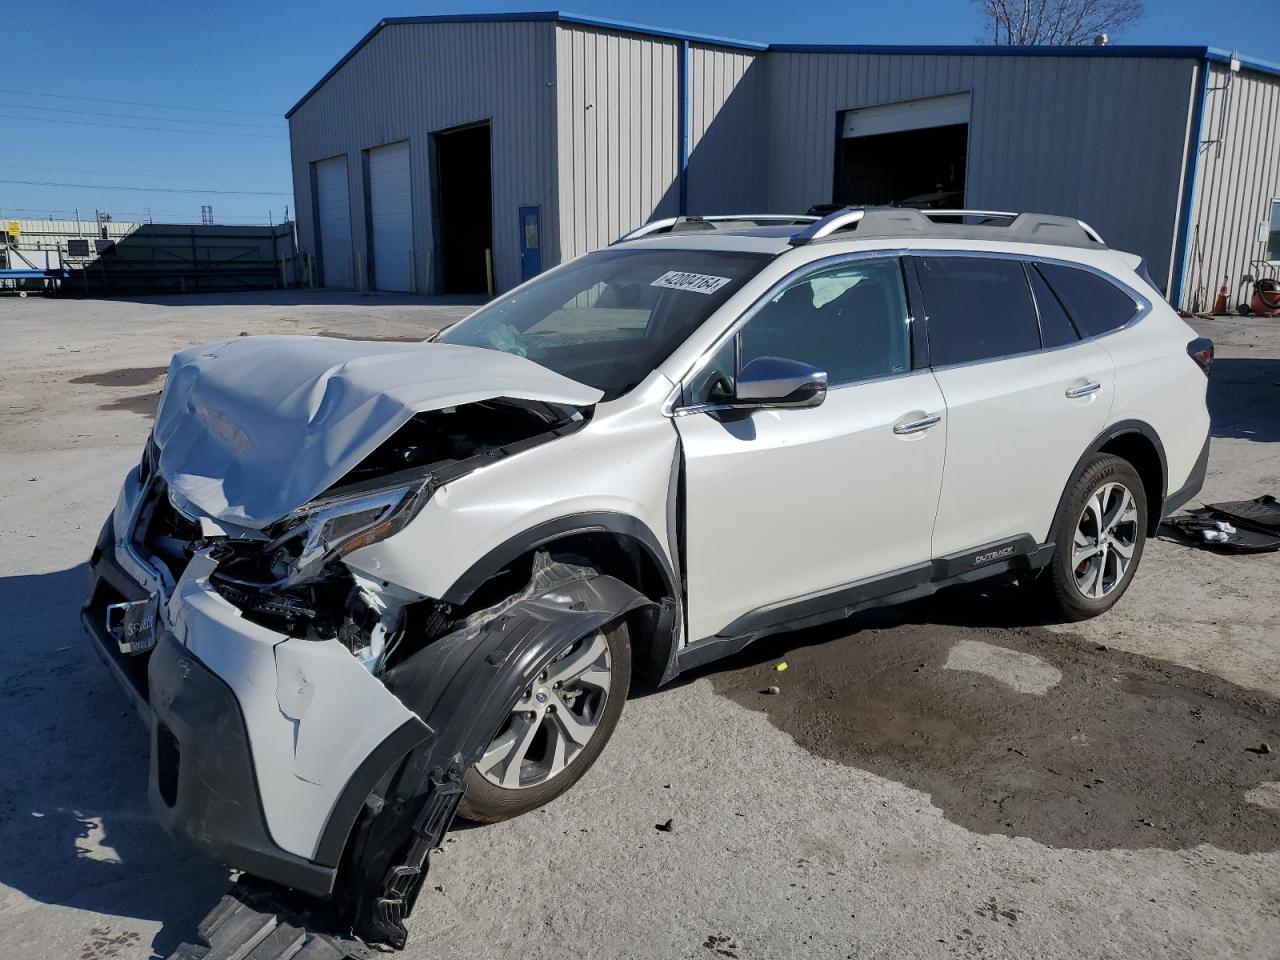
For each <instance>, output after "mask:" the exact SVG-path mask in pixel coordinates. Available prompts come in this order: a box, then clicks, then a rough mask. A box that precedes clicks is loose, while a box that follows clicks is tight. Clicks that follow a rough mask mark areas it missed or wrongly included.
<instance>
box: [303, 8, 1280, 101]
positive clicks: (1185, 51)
mask: <svg viewBox="0 0 1280 960" xmlns="http://www.w3.org/2000/svg"><path fill="white" fill-rule="evenodd" d="M539 22H542V23H545V22H554V23H566V24H572V25H577V26H586V27H597V28H600V29H603V30H616V31H618V32H619V33H635V34H640V35H642V36H650V37H663V38H667V39H672V40H683V41H687V42H689V43H699V44H705V45H707V46H716V47H729V48H733V49H739V50H750V51H753V52H756V53H766V52H767V53H856V54H871V55H876V54H880V55H889V56H892V55H906V54H933V55H937V56H979V57H1169V58H1178V59H1193V60H1202V61H1211V62H1214V63H1230V62H1231V61H1232V60H1233V59H1234V60H1237V61H1239V63H1240V66H1241V67H1242V68H1244V69H1247V70H1253V71H1256V72H1258V73H1266V74H1271V75H1274V76H1280V63H1272V62H1271V61H1268V60H1260V59H1257V58H1255V57H1246V56H1241V55H1240V54H1238V53H1236V54H1233V53H1231V52H1229V51H1226V50H1222V49H1220V48H1217V47H1208V46H1193V45H1191V46H1159V45H1155V46H1153V45H1134V46H1125V45H1123V44H1118V45H1115V46H1112V45H1104V46H1039V47H998V46H979V45H937V46H930V45H927V44H806V43H759V42H757V41H754V40H739V39H734V38H731V37H720V36H715V35H712V34H704V33H690V32H688V31H683V30H675V29H669V28H666V27H655V26H650V25H647V24H641V23H631V22H628V21H625V20H609V19H605V18H601V17H589V16H584V15H582V14H577V13H568V12H564V11H560V10H531V11H527V12H520V13H453V14H436V15H432V16H422V17H384V18H383V19H381V20H379V21H378V22H377V23H376V24H375V25H374V27H373V29H372V30H370V31H369V32H368V33H366V34H365V35H364V36H363V37H361V38H360V40H359V42H357V43H356V45H355V46H353V47H352V48H351V49H350V50H348V51H347V53H346V54H345V55H344V56H343V57H342V59H341V60H339V61H338V62H337V63H335V64H334V65H333V66H332V67H331V68H330V69H329V70H328V71H327V72H326V73H325V75H324V76H322V77H321V78H320V79H319V80H318V81H316V83H315V84H314V85H313V86H312V87H311V89H309V90H308V91H307V92H306V93H304V94H303V95H302V97H301V99H299V100H298V102H297V103H295V104H294V105H293V106H292V107H290V108H289V110H288V111H287V112H286V113H285V119H286V120H287V119H288V118H290V117H292V116H293V115H294V114H295V113H296V112H297V111H298V110H299V109H300V108H301V107H302V105H303V104H305V103H306V102H307V101H308V100H310V99H311V97H312V96H313V95H314V94H315V93H316V91H318V90H319V89H320V88H321V87H323V86H324V85H325V84H326V83H328V82H329V80H330V79H332V78H333V76H334V75H335V74H336V73H337V72H338V71H339V70H341V69H342V68H343V67H344V66H346V64H347V62H348V61H349V60H350V59H351V58H352V57H354V56H355V55H356V54H357V53H359V52H360V50H361V49H362V48H363V47H364V46H365V45H366V44H367V43H368V42H369V41H370V40H372V39H373V38H374V37H375V36H377V35H378V33H380V32H381V31H382V29H383V28H384V27H387V26H395V25H400V24H415V23H539Z"/></svg>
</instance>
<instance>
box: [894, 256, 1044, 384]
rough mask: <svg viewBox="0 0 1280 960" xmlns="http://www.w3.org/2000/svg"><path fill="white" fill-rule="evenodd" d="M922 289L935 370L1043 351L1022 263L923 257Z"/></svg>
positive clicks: (965, 258)
mask: <svg viewBox="0 0 1280 960" xmlns="http://www.w3.org/2000/svg"><path fill="white" fill-rule="evenodd" d="M918 263H919V266H920V270H919V275H920V285H921V288H922V292H923V294H924V305H925V309H926V310H927V311H928V314H929V349H930V353H931V357H932V361H933V364H934V365H935V366H942V365H944V364H949V363H970V362H973V361H978V360H990V359H993V358H995V357H1007V356H1010V355H1012V354H1015V353H1027V352H1028V351H1031V350H1039V349H1040V329H1039V324H1038V323H1037V321H1036V306H1035V303H1034V301H1033V300H1032V299H1031V288H1030V286H1029V285H1028V284H1027V276H1026V274H1025V273H1024V272H1023V269H1022V264H1021V263H1019V262H1018V261H1017V260H1002V259H996V258H994V257H992V258H987V257H922V258H920V260H919V261H918Z"/></svg>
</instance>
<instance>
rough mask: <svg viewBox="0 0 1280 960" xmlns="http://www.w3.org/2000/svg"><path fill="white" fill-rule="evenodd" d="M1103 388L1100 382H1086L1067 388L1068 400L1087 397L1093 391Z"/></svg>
mask: <svg viewBox="0 0 1280 960" xmlns="http://www.w3.org/2000/svg"><path fill="white" fill-rule="evenodd" d="M1101 389H1102V384H1100V383H1086V384H1084V385H1083V386H1079V387H1069V388H1068V389H1067V399H1068V400H1079V399H1080V398H1081V397H1087V396H1089V394H1091V393H1097V392H1098V391H1099V390H1101Z"/></svg>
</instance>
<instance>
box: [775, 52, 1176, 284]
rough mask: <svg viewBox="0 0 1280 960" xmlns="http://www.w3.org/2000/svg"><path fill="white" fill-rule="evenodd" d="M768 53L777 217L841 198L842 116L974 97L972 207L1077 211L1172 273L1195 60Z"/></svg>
mask: <svg viewBox="0 0 1280 960" xmlns="http://www.w3.org/2000/svg"><path fill="white" fill-rule="evenodd" d="M768 57H769V61H770V62H769V93H770V131H771V134H770V146H769V152H768V158H769V187H770V189H769V205H770V208H771V209H772V210H774V211H777V212H795V211H803V210H805V209H806V208H808V207H809V206H810V205H811V204H813V203H820V202H829V201H830V200H831V194H832V185H833V173H834V163H835V136H836V132H835V131H836V123H837V115H838V114H839V113H840V112H841V111H843V110H847V109H850V108H854V107H866V106H872V105H876V104H883V103H893V102H897V101H902V100H912V99H917V98H920V97H930V96H938V95H941V94H947V93H958V92H962V91H971V92H972V95H973V115H972V118H971V120H970V126H969V160H968V167H967V171H968V183H967V186H966V191H965V204H966V206H969V207H971V208H985V209H993V210H1035V211H1037V212H1039V213H1056V214H1065V215H1070V216H1075V217H1080V218H1082V219H1084V220H1086V221H1088V222H1089V223H1090V224H1092V225H1093V226H1094V227H1096V228H1097V230H1098V231H1099V232H1100V233H1101V234H1102V236H1103V237H1104V238H1105V239H1106V240H1107V242H1108V243H1109V244H1110V245H1112V246H1114V247H1116V248H1119V249H1122V250H1128V251H1132V252H1134V253H1139V254H1141V255H1142V256H1144V257H1145V258H1146V259H1147V261H1148V264H1149V267H1150V270H1151V274H1152V276H1153V277H1155V278H1156V279H1157V281H1158V282H1163V281H1166V280H1167V278H1168V277H1169V274H1170V264H1171V261H1172V253H1173V243H1174V236H1175V232H1176V231H1175V227H1176V220H1177V214H1178V204H1179V199H1180V196H1181V193H1180V190H1181V183H1182V172H1183V158H1184V153H1185V144H1186V141H1187V135H1188V124H1189V116H1190V112H1191V111H1190V104H1191V100H1192V96H1193V92H1194V91H1193V82H1194V78H1195V61H1192V60H1169V59H1151V58H1128V57H1105V58H1102V57H1078V58H1075V57H1016V56H999V57H996V56H952V55H943V56H939V55H932V54H931V55H903V54H892V55H883V54H861V53H848V54H840V53H821V54H817V53H790V52H783V51H776V52H771V53H770V54H769V55H768Z"/></svg>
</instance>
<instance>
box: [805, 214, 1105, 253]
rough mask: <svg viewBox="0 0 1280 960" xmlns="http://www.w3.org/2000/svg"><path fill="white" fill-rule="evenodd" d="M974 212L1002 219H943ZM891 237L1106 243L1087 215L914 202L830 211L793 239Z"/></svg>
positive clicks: (1094, 245) (1069, 244)
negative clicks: (923, 206) (1086, 219)
mask: <svg viewBox="0 0 1280 960" xmlns="http://www.w3.org/2000/svg"><path fill="white" fill-rule="evenodd" d="M965 217H973V218H979V219H982V220H986V221H1002V222H999V223H992V222H986V223H938V222H936V220H937V219H941V218H965ZM842 231H851V232H852V233H853V234H854V235H855V236H856V238H857V239H859V240H861V239H863V238H889V237H934V238H937V239H956V240H1006V241H1012V242H1015V243H1048V244H1056V245H1058V246H1064V247H1085V248H1091V249H1098V248H1100V247H1105V246H1106V244H1105V243H1104V242H1103V240H1102V237H1101V236H1099V234H1098V231H1096V230H1094V229H1093V227H1091V226H1089V225H1088V224H1087V223H1085V222H1084V221H1083V220H1077V219H1075V218H1074V217H1059V216H1054V215H1052V214H1047V213H1010V212H1008V211H1002V210H917V209H915V208H913V207H848V208H846V209H844V210H837V211H836V212H835V213H832V214H828V215H827V216H825V217H823V218H822V219H821V220H819V221H818V222H817V223H814V224H812V225H811V226H809V227H808V228H807V229H805V230H802V231H801V232H800V233H797V234H796V235H795V236H794V237H792V238H791V241H790V242H791V245H792V246H796V247H801V246H804V245H805V244H808V243H817V242H820V241H823V240H838V239H842V238H843V239H849V237H842V236H841V235H840V234H841V232H842Z"/></svg>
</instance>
